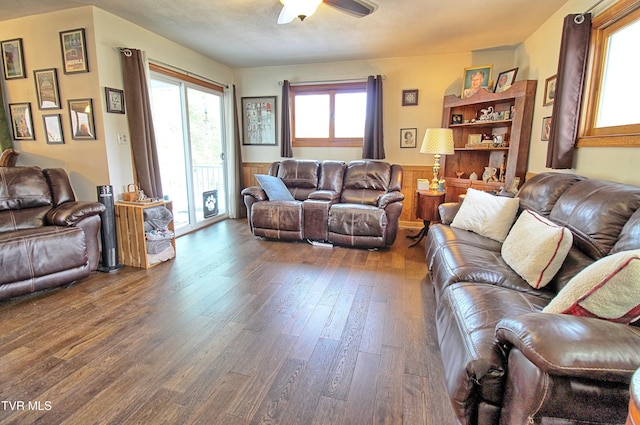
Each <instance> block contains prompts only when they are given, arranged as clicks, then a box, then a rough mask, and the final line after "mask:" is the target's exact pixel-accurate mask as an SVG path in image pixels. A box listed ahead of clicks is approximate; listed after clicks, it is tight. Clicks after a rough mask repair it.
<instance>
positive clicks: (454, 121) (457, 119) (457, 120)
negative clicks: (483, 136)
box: [451, 114, 462, 125]
mask: <svg viewBox="0 0 640 425" xmlns="http://www.w3.org/2000/svg"><path fill="white" fill-rule="evenodd" d="M458 124H462V114H451V125H458Z"/></svg>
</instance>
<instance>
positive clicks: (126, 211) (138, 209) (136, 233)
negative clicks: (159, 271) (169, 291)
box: [115, 201, 176, 269]
mask: <svg viewBox="0 0 640 425" xmlns="http://www.w3.org/2000/svg"><path fill="white" fill-rule="evenodd" d="M157 206H164V207H166V208H167V209H168V210H169V211H171V213H173V204H172V202H171V201H159V202H150V203H146V204H141V203H125V202H117V203H116V205H115V214H116V234H117V237H118V257H119V260H120V262H121V263H122V264H124V265H127V266H132V267H140V268H144V269H148V268H150V267H153V266H155V265H157V264H160V262H156V263H151V264H150V263H149V257H148V254H147V240H146V239H145V235H144V210H145V209H147V208H151V207H157ZM168 227H169V230H171V231H174V230H175V229H174V226H173V220H171V222H170V223H169V226H168ZM171 246H173V250H174V252H175V249H176V242H175V238H173V239H172V240H171Z"/></svg>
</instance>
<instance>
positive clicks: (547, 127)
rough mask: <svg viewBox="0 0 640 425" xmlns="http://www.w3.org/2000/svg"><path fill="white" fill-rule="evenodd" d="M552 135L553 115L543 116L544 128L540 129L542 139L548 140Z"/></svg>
mask: <svg viewBox="0 0 640 425" xmlns="http://www.w3.org/2000/svg"><path fill="white" fill-rule="evenodd" d="M550 136H551V117H544V118H542V130H541V131H540V140H542V141H543V142H548V141H549V137H550Z"/></svg>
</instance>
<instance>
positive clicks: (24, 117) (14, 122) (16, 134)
mask: <svg viewBox="0 0 640 425" xmlns="http://www.w3.org/2000/svg"><path fill="white" fill-rule="evenodd" d="M9 115H10V117H11V129H12V130H13V139H14V140H35V139H36V138H35V136H34V135H33V120H32V119H31V103H29V102H25V103H10V104H9Z"/></svg>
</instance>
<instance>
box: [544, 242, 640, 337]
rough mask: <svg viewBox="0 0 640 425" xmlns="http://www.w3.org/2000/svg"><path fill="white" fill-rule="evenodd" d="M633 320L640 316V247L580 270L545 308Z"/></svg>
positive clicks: (588, 315)
mask: <svg viewBox="0 0 640 425" xmlns="http://www.w3.org/2000/svg"><path fill="white" fill-rule="evenodd" d="M543 311H544V312H545V313H564V314H572V315H575V316H587V317H597V318H600V319H606V320H610V321H613V322H620V323H625V324H629V323H631V322H633V321H635V320H637V319H638V318H640V250H634V251H624V252H619V253H617V254H612V255H609V256H607V257H605V258H602V259H601V260H598V261H596V262H595V263H593V264H592V265H590V266H589V267H587V268H586V269H584V270H583V271H581V272H580V273H578V274H577V275H576V276H575V277H574V278H573V279H571V281H570V282H569V283H568V284H567V286H565V287H564V288H563V289H562V290H561V291H560V292H559V293H558V295H557V296H556V297H555V298H554V299H553V300H551V302H550V303H549V305H548V306H546V307H545V308H544V310H543Z"/></svg>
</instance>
